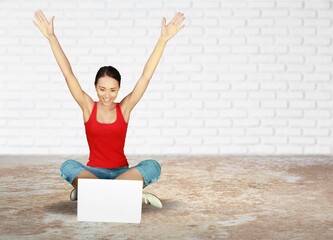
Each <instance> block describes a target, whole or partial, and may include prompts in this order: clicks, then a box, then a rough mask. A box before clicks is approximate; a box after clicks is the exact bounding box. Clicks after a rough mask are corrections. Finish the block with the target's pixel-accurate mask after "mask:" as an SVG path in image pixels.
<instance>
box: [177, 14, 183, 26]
mask: <svg viewBox="0 0 333 240" xmlns="http://www.w3.org/2000/svg"><path fill="white" fill-rule="evenodd" d="M184 20H185V17H184V14H181V16H180V17H179V18H178V19H177V20H176V22H175V25H177V26H178V25H180V24H182V22H184Z"/></svg>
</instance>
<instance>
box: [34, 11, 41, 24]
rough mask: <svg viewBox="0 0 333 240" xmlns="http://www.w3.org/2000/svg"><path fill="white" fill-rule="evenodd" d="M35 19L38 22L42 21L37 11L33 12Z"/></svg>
mask: <svg viewBox="0 0 333 240" xmlns="http://www.w3.org/2000/svg"><path fill="white" fill-rule="evenodd" d="M35 19H36V20H37V21H38V23H42V19H41V18H40V16H39V15H38V12H37V11H36V12H35Z"/></svg>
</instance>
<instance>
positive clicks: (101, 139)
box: [84, 102, 128, 168]
mask: <svg viewBox="0 0 333 240" xmlns="http://www.w3.org/2000/svg"><path fill="white" fill-rule="evenodd" d="M116 113H117V116H116V120H115V122H113V123H100V122H98V121H97V102H95V103H94V107H93V110H92V113H91V115H90V117H89V120H88V121H87V122H85V123H84V125H85V128H86V135H87V141H88V145H89V149H90V155H89V162H88V163H87V166H91V167H99V168H119V167H125V166H128V162H127V159H126V156H125V154H124V145H125V138H126V132H127V126H128V124H127V123H126V122H125V119H124V117H123V114H122V112H121V109H120V105H119V103H117V104H116Z"/></svg>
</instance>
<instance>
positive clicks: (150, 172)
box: [136, 159, 161, 185]
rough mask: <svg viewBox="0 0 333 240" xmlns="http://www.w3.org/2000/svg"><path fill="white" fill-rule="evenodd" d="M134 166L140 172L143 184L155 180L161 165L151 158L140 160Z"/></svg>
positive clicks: (157, 177)
mask: <svg viewBox="0 0 333 240" xmlns="http://www.w3.org/2000/svg"><path fill="white" fill-rule="evenodd" d="M136 168H137V169H138V170H139V171H140V173H141V174H142V176H143V178H144V181H145V185H149V184H151V183H154V182H157V181H158V179H160V176H161V165H160V164H159V163H158V162H157V161H156V160H153V159H149V160H144V161H142V162H140V163H139V164H138V165H137V166H136Z"/></svg>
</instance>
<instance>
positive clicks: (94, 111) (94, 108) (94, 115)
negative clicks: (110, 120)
mask: <svg viewBox="0 0 333 240" xmlns="http://www.w3.org/2000/svg"><path fill="white" fill-rule="evenodd" d="M91 118H92V120H93V121H94V122H97V102H94V107H93V109H92V112H91Z"/></svg>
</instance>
